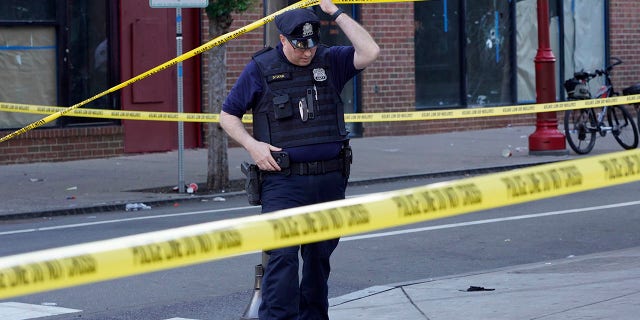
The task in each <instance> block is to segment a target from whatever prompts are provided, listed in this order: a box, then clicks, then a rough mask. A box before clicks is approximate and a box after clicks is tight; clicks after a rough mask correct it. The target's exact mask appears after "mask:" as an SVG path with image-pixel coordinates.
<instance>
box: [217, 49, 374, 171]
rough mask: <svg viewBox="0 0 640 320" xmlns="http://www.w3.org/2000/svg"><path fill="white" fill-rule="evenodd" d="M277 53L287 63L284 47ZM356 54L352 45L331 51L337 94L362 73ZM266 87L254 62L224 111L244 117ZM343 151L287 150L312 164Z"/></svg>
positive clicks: (325, 147)
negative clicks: (356, 60)
mask: <svg viewBox="0 0 640 320" xmlns="http://www.w3.org/2000/svg"><path fill="white" fill-rule="evenodd" d="M275 50H278V52H279V53H280V55H281V56H282V58H283V59H284V60H285V61H287V59H286V57H285V56H284V53H283V52H282V44H278V46H276V48H275ZM354 53H355V49H354V48H353V47H349V46H333V47H331V48H329V61H330V64H331V75H332V79H331V80H332V82H333V83H334V84H335V86H336V89H337V90H338V93H340V92H342V89H343V88H344V85H345V84H346V83H347V81H349V80H350V79H351V78H353V77H354V76H355V75H357V74H358V73H360V71H362V70H357V69H356V68H355V67H354V66H353V55H354ZM263 85H264V80H263V79H262V76H261V74H260V69H259V68H258V65H257V64H256V63H255V61H253V60H251V62H249V64H247V66H246V67H245V68H244V70H243V71H242V73H241V74H240V77H239V78H238V81H237V82H236V84H235V85H234V86H233V88H231V91H230V92H229V95H228V96H227V99H226V100H225V101H224V103H223V104H222V110H223V111H224V112H226V113H228V114H232V115H234V116H236V117H238V118H242V116H243V115H244V114H245V113H246V112H247V111H248V110H249V109H251V108H253V106H255V105H257V103H258V102H259V101H260V98H261V97H262V93H263ZM276 147H278V146H276ZM341 148H342V143H324V144H316V145H310V146H301V147H294V148H287V149H286V150H285V151H287V152H289V157H290V159H291V161H293V162H310V161H321V160H329V159H333V158H335V157H337V156H338V153H339V152H340V149H341Z"/></svg>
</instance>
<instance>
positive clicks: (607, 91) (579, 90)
mask: <svg viewBox="0 0 640 320" xmlns="http://www.w3.org/2000/svg"><path fill="white" fill-rule="evenodd" d="M612 60H613V61H614V63H613V64H611V65H610V66H608V67H607V68H606V69H604V70H595V72H594V73H588V72H585V71H579V72H576V73H574V74H573V78H571V79H568V80H567V81H565V82H564V88H565V90H566V91H567V95H568V97H569V100H586V99H591V98H592V96H591V91H590V90H589V81H591V80H592V79H594V78H597V77H600V76H604V80H605V82H604V85H603V86H602V87H601V88H600V89H599V90H598V92H597V93H596V94H595V98H607V97H611V96H617V95H618V93H617V92H616V91H615V90H614V88H613V84H612V82H611V78H610V77H609V73H610V72H611V70H612V69H613V67H615V66H617V65H619V64H621V63H622V60H620V59H618V58H613V59H612ZM596 111H597V110H596V108H586V109H575V110H567V111H565V114H564V131H565V136H566V137H567V142H568V143H569V146H570V147H571V149H573V151H575V152H576V153H578V154H587V153H589V152H591V150H592V149H593V146H594V145H595V144H596V133H598V134H600V136H602V137H604V136H606V135H607V133H608V132H611V133H612V134H613V137H614V138H615V139H616V141H618V143H619V144H620V146H622V147H623V148H624V149H627V150H628V149H633V148H636V147H637V146H638V127H637V125H636V123H635V121H634V120H633V119H632V118H631V115H630V114H629V111H627V109H625V108H624V107H623V106H604V107H603V108H602V111H601V112H596ZM605 117H606V119H607V124H608V125H606V124H605V122H604V119H605Z"/></svg>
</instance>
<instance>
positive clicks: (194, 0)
mask: <svg viewBox="0 0 640 320" xmlns="http://www.w3.org/2000/svg"><path fill="white" fill-rule="evenodd" d="M208 4H209V0H173V1H171V0H169V1H167V0H149V6H150V7H152V8H175V9H176V54H177V55H176V57H179V56H181V55H182V8H204V7H206V6H207V5H208ZM176 67H177V69H178V72H177V79H176V82H177V85H176V86H177V89H176V91H177V94H178V99H177V100H178V101H177V102H178V113H183V112H184V90H183V68H182V61H180V62H178V64H177V65H176ZM178 192H179V193H184V192H185V182H184V122H182V121H178Z"/></svg>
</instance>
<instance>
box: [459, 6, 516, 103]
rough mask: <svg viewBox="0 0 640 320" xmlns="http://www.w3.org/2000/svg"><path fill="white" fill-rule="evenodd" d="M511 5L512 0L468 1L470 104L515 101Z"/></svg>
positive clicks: (466, 42)
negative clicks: (513, 97) (511, 59)
mask: <svg viewBox="0 0 640 320" xmlns="http://www.w3.org/2000/svg"><path fill="white" fill-rule="evenodd" d="M509 6H510V1H496V0H467V1H466V13H465V34H466V39H465V45H466V46H465V64H466V70H467V74H466V78H467V85H466V89H467V90H466V91H467V92H466V102H467V105H469V106H474V107H482V106H485V105H504V104H509V103H511V102H512V98H511V89H510V83H511V81H510V79H511V61H510V50H509V49H510V45H511V37H510V30H511V18H510V7H509Z"/></svg>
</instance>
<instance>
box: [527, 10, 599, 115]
mask: <svg viewBox="0 0 640 320" xmlns="http://www.w3.org/2000/svg"><path fill="white" fill-rule="evenodd" d="M549 9H550V10H549V11H550V12H549V36H550V41H551V50H552V52H553V55H554V56H555V58H556V64H555V67H556V76H557V89H556V96H557V97H558V99H560V98H561V97H564V96H566V95H565V92H564V88H563V87H562V83H563V82H564V80H566V79H568V78H571V77H572V76H573V73H574V72H576V71H580V70H582V69H584V70H587V71H591V72H592V71H593V70H594V69H597V68H603V67H604V66H605V64H606V62H605V56H606V44H605V40H606V39H605V30H606V26H605V0H589V1H584V0H583V1H576V0H549ZM516 13H517V14H516V30H517V44H518V46H517V47H518V50H517V56H518V74H517V77H518V81H517V83H518V102H520V103H532V102H535V97H536V92H535V90H536V88H535V62H534V59H535V56H536V54H537V50H538V20H537V0H519V1H518V2H517V4H516ZM594 81H598V80H594ZM597 87H598V86H596V85H594V86H592V88H596V89H597Z"/></svg>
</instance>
